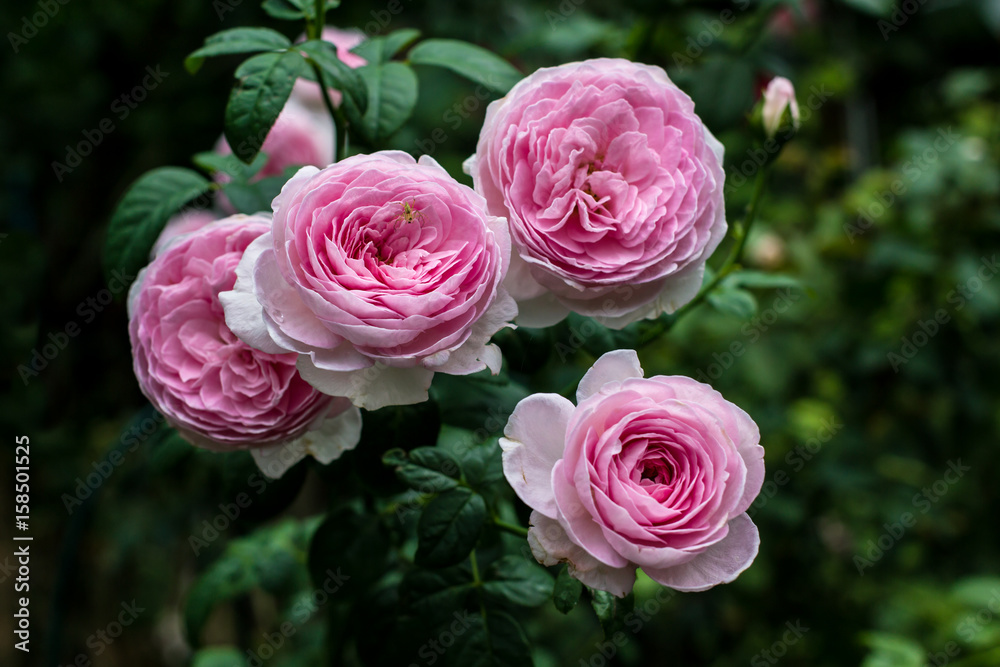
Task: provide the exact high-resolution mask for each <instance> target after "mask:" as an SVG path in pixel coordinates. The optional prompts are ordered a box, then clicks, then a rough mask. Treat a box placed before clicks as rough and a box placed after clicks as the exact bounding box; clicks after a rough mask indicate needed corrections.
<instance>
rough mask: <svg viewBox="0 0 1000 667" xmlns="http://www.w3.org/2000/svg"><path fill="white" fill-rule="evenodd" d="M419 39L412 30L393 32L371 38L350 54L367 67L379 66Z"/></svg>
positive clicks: (418, 32)
mask: <svg viewBox="0 0 1000 667" xmlns="http://www.w3.org/2000/svg"><path fill="white" fill-rule="evenodd" d="M418 39H420V31H419V30H416V29H414V28H403V29H402V30H394V31H393V32H390V33H389V34H388V35H385V36H384V37H372V38H371V39H366V40H365V41H363V42H361V43H360V44H358V45H357V46H355V47H354V48H353V49H351V53H356V54H357V55H359V56H361V57H362V58H364V59H365V60H367V61H368V64H369V65H381V64H383V63H387V62H389V61H390V60H392V57H393V56H394V55H396V54H397V53H399V52H400V51H402V50H403V49H405V48H406V47H407V46H409V45H410V44H412V43H413V42H415V41H417V40H418Z"/></svg>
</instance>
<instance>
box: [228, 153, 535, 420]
mask: <svg viewBox="0 0 1000 667" xmlns="http://www.w3.org/2000/svg"><path fill="white" fill-rule="evenodd" d="M509 257H510V239H509V237H508V234H507V224H506V221H505V220H504V219H503V218H499V217H494V216H490V215H489V214H487V213H486V209H485V202H484V201H483V200H482V198H481V197H480V196H478V195H477V194H476V193H475V192H473V191H472V189H471V188H469V187H466V186H464V185H462V184H460V183H458V182H457V181H455V180H454V179H453V178H452V177H451V176H449V175H448V173H447V172H446V171H445V170H444V169H442V168H441V166H440V165H438V163H437V162H435V161H434V160H433V159H431V158H429V157H426V156H425V157H422V158H421V159H420V162H417V161H415V160H414V159H413V158H412V157H410V156H409V155H408V154H406V153H403V152H400V151H382V152H379V153H375V154H373V155H355V156H353V157H350V158H347V159H346V160H342V161H340V162H337V163H336V164H333V165H330V166H329V167H327V168H326V169H323V170H318V169H316V168H314V167H305V168H303V169H302V170H300V171H299V173H298V174H296V175H295V176H294V177H293V178H292V179H291V180H290V181H288V183H287V184H285V187H284V188H283V189H282V190H281V194H279V195H278V196H277V197H276V198H275V200H274V221H273V223H272V225H271V232H270V233H269V234H265V235H263V236H261V237H260V238H259V239H257V240H256V241H254V242H253V243H252V244H251V245H250V247H249V248H247V252H246V254H245V255H244V256H243V259H242V261H241V262H240V276H241V277H240V280H238V281H236V285H235V287H234V288H233V291H231V292H227V293H225V294H223V295H222V297H221V299H222V303H223V305H224V307H225V310H226V322H228V323H229V326H230V327H232V330H233V331H235V332H236V334H237V335H238V336H239V337H240V338H242V339H243V340H244V341H246V342H247V343H248V344H250V345H252V346H254V347H256V348H258V349H260V350H263V351H265V352H271V353H275V354H279V353H284V352H289V351H293V352H297V353H299V355H300V356H299V361H298V368H299V371H300V372H301V373H302V376H303V377H304V378H305V379H306V380H308V381H309V382H310V383H312V384H313V386H315V387H317V388H318V389H319V390H320V391H323V392H325V393H327V394H330V395H332V396H346V397H348V398H350V399H351V401H352V402H353V403H354V404H355V405H357V406H359V407H364V408H368V409H370V410H374V409H377V408H380V407H382V406H386V405H408V404H411V403H419V402H420V401H424V400H427V389H428V388H429V387H430V384H431V378H432V377H433V376H434V373H435V372H442V373H450V374H452V375H466V374H468V373H474V372H476V371H479V370H482V369H485V368H489V369H490V370H491V371H492V372H493V373H498V372H499V370H500V365H501V356H500V350H499V348H497V347H496V346H495V345H491V344H489V340H490V338H491V337H492V336H493V334H495V333H496V332H497V331H499V330H500V329H501V328H503V327H505V326H508V323H509V322H510V321H511V320H512V319H513V318H514V316H515V315H516V313H517V311H516V306H515V304H514V301H513V300H512V299H511V298H510V297H509V296H508V295H507V292H506V291H505V290H504V289H503V288H502V287H501V286H500V283H501V281H502V280H503V277H504V275H505V274H506V271H507V263H508V261H509ZM244 276H245V278H244Z"/></svg>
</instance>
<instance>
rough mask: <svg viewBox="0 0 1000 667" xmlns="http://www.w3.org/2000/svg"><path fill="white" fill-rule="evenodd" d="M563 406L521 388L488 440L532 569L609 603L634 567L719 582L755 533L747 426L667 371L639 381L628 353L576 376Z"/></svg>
mask: <svg viewBox="0 0 1000 667" xmlns="http://www.w3.org/2000/svg"><path fill="white" fill-rule="evenodd" d="M576 396H577V405H576V406H574V405H573V403H571V402H570V401H568V400H566V399H565V398H563V397H562V396H560V395H558V394H535V395H533V396H529V397H528V398H526V399H524V400H522V401H521V402H520V403H518V404H517V407H516V408H514V412H513V414H511V416H510V420H509V421H508V422H507V426H506V428H504V436H505V437H503V438H501V439H500V447H501V448H502V450H503V469H504V475H505V476H506V477H507V481H508V482H510V485H511V486H512V487H514V491H515V492H516V493H517V495H518V496H519V497H520V498H521V500H523V501H524V502H525V503H527V504H528V505H529V506H530V507H531V508H532V509H533V510H534V511H533V512H532V513H531V519H530V523H531V527H530V529H529V531H528V543H529V545H530V546H531V551H532V553H533V554H534V556H535V558H536V559H537V560H538V561H539V562H540V563H542V564H543V565H555V564H557V563H560V562H566V563H568V564H569V573H570V575H572V576H573V577H576V578H577V579H579V580H580V581H582V582H583V583H584V584H586V585H587V586H590V587H592V588H597V589H600V590H603V591H607V592H609V593H612V594H614V595H617V596H619V597H622V596H625V595H627V594H628V593H629V592H630V591H631V590H632V587H633V585H634V583H635V571H636V568H638V567H641V568H642V571H643V572H645V573H646V574H648V575H649V576H650V577H652V578H653V579H654V580H655V581H658V582H659V583H661V584H663V585H664V586H668V587H670V588H674V589H676V590H679V591H703V590H706V589H708V588H711V587H713V586H715V585H717V584H722V583H728V582H730V581H733V580H734V579H736V577H737V576H738V575H739V574H740V573H741V572H742V571H743V570H745V569H746V568H747V567H749V566H750V564H751V563H752V562H753V559H754V557H755V556H756V555H757V548H758V546H759V544H760V539H759V536H758V534H757V527H756V526H754V524H753V522H752V521H751V520H750V518H749V517H748V516H747V514H746V511H747V509H748V508H749V507H750V503H752V502H753V500H754V498H755V497H756V496H757V494H758V493H759V492H760V488H761V485H762V483H763V481H764V450H763V448H762V447H761V446H760V445H759V444H758V442H759V440H760V433H759V432H758V430H757V425H756V424H754V422H753V420H752V419H750V417H749V416H748V415H747V414H746V413H745V412H743V410H741V409H739V408H738V407H736V406H735V405H733V404H732V403H729V402H728V401H726V400H725V399H724V398H723V397H722V396H721V395H720V394H719V392H717V391H715V390H714V389H712V388H711V387H709V386H708V385H705V384H701V383H700V382H697V381H695V380H692V379H690V378H687V377H681V376H663V375H658V376H655V377H651V378H648V379H644V378H643V372H642V368H641V367H640V366H639V358H638V357H637V356H636V353H635V352H634V351H632V350H616V351H614V352H608V353H607V354H605V355H604V356H602V357H601V358H600V359H598V360H597V362H596V363H595V364H594V366H593V367H592V368H591V369H590V370H589V371H587V374H586V375H584V377H583V380H581V381H580V386H579V388H578V390H577V394H576Z"/></svg>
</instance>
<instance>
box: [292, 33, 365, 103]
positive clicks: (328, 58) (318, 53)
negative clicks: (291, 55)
mask: <svg viewBox="0 0 1000 667" xmlns="http://www.w3.org/2000/svg"><path fill="white" fill-rule="evenodd" d="M297 48H298V49H299V50H301V51H302V52H303V53H305V54H306V55H307V56H309V59H310V60H312V61H313V62H314V63H316V64H317V65H319V67H320V68H321V69H322V70H323V72H324V73H325V76H324V79H326V83H327V84H328V85H332V87H333V88H336V89H337V90H339V91H340V92H342V93H343V94H344V101H343V105H344V106H343V109H344V113H345V114H347V117H348V119H350V120H351V122H352V123H353V122H358V120H359V119H360V118H361V115H362V114H363V113H364V112H365V110H366V109H367V108H368V90H367V87H366V84H365V80H364V78H363V77H362V76H361V74H359V73H358V71H357V70H356V69H352V68H351V67H348V66H347V65H345V64H344V62H343V61H342V60H341V59H340V58H338V57H337V47H336V46H334V45H333V44H330V43H329V42H324V41H322V40H310V41H308V42H306V43H304V44H301V45H299V46H297Z"/></svg>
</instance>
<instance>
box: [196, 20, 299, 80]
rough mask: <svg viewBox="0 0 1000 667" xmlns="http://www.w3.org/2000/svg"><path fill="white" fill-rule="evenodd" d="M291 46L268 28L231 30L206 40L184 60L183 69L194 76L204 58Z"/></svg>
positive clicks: (279, 49)
mask: <svg viewBox="0 0 1000 667" xmlns="http://www.w3.org/2000/svg"><path fill="white" fill-rule="evenodd" d="M291 45H292V42H291V40H289V39H288V38H287V37H285V36H284V35H282V34H281V33H280V32H276V31H274V30H271V29H270V28H232V29H230V30H223V31H222V32H217V33H215V34H214V35H212V36H211V37H208V38H206V39H205V46H203V47H201V48H200V49H198V50H197V51H195V52H193V53H192V54H191V55H189V56H188V57H187V58H186V59H185V60H184V67H185V68H186V69H187V71H188V72H190V73H191V74H195V73H196V72H197V71H198V70H199V69H201V66H202V63H204V62H205V58H212V57H215V56H228V55H233V54H237V53H257V52H259V51H284V50H285V49H287V48H288V47H289V46H291Z"/></svg>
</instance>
